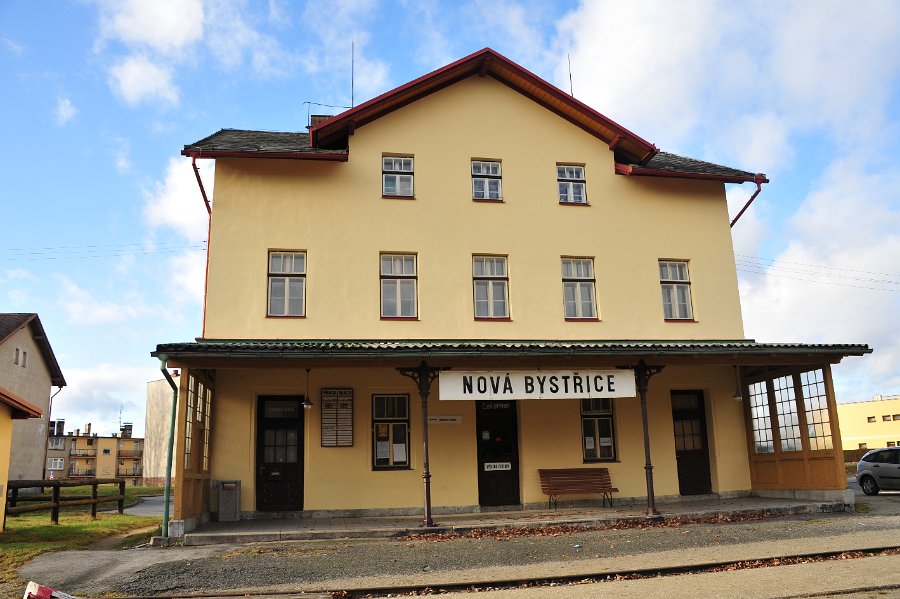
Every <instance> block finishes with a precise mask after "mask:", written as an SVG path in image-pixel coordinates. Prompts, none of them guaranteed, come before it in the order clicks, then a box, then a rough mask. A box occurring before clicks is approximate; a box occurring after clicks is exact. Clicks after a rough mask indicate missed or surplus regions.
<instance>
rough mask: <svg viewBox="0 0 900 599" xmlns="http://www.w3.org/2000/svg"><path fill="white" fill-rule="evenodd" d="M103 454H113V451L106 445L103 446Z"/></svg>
mask: <svg viewBox="0 0 900 599" xmlns="http://www.w3.org/2000/svg"><path fill="white" fill-rule="evenodd" d="M103 455H112V452H111V451H110V450H109V448H108V447H104V448H103Z"/></svg>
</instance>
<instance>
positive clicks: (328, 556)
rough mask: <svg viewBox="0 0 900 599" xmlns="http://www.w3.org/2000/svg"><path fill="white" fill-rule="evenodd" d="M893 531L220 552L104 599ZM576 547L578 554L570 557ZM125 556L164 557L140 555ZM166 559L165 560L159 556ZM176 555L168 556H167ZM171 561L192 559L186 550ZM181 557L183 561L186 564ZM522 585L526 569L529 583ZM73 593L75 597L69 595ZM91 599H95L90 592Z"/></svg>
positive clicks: (667, 533) (702, 532)
mask: <svg viewBox="0 0 900 599" xmlns="http://www.w3.org/2000/svg"><path fill="white" fill-rule="evenodd" d="M866 530H873V531H874V530H897V531H898V538H900V518H898V516H897V515H896V514H889V515H877V514H855V515H854V514H822V515H816V516H803V517H786V518H775V519H767V520H755V521H747V522H738V523H731V524H694V525H682V526H665V527H644V528H638V529H634V528H632V529H623V530H592V531H583V532H571V531H561V530H559V529H555V530H554V529H550V530H549V531H547V532H549V534H546V533H545V534H536V535H527V536H525V535H521V536H520V535H516V536H502V535H500V534H498V533H494V532H489V533H485V535H486V536H484V537H481V538H454V539H445V538H437V539H435V538H419V539H416V538H407V539H401V540H397V539H360V540H347V539H345V540H328V541H297V542H280V543H262V544H254V545H245V546H239V547H221V548H217V549H216V550H215V551H214V552H212V553H209V554H208V555H207V556H206V557H199V558H198V557H197V556H196V554H194V555H193V556H191V557H190V558H189V559H181V560H179V559H177V558H176V559H172V558H173V557H174V556H172V555H170V556H167V558H168V559H169V560H171V561H168V563H165V564H162V563H160V564H154V565H151V566H149V567H146V568H143V569H139V570H136V571H133V572H128V573H125V574H122V575H120V576H119V577H118V578H117V580H116V581H115V582H114V584H112V586H110V587H109V588H108V589H107V592H112V593H115V594H129V595H155V594H171V593H176V592H204V591H206V592H209V591H223V590H226V589H251V588H263V589H265V588H269V589H271V588H273V586H274V584H275V583H277V584H278V585H279V586H292V587H294V588H296V587H302V586H304V585H309V584H313V583H317V582H318V583H321V582H323V581H331V580H334V581H336V582H338V581H339V579H346V578H369V577H372V578H376V579H377V578H378V577H385V576H391V575H414V574H423V573H435V572H441V571H447V570H466V569H471V568H485V567H491V566H529V565H534V564H537V563H542V562H567V561H571V560H583V559H592V558H595V557H601V558H603V557H614V556H624V555H634V554H640V553H646V552H657V551H665V550H673V549H677V550H690V549H691V548H699V547H704V548H708V547H710V546H718V545H721V546H725V545H735V544H741V543H747V542H754V541H770V540H784V539H800V538H815V537H824V536H829V535H841V534H848V533H859V532H864V531H866ZM576 545H580V547H575V546H576ZM131 551H160V550H159V549H137V550H131ZM162 551H166V550H162ZM170 551H172V550H170ZM174 551H188V548H184V549H176V550H174ZM190 555H191V554H190V553H185V556H190ZM524 575H527V569H526V570H525V574H524ZM65 590H66V591H67V592H69V593H72V592H76V591H78V589H71V588H70V589H65ZM94 592H96V590H94Z"/></svg>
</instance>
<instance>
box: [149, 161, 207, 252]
mask: <svg viewBox="0 0 900 599" xmlns="http://www.w3.org/2000/svg"><path fill="white" fill-rule="evenodd" d="M197 166H198V167H200V176H201V177H202V178H203V187H204V189H205V190H206V194H207V197H209V198H212V197H213V189H214V187H213V181H214V165H213V162H212V161H210V160H200V161H198V162H197ZM143 193H144V199H145V200H146V203H145V204H144V218H146V219H147V223H148V224H149V225H150V226H151V227H167V228H169V229H174V230H175V231H177V232H178V233H179V234H180V235H182V236H183V237H185V238H186V239H187V240H188V241H190V242H192V243H199V242H201V241H203V240H205V239H206V235H207V233H208V229H209V215H208V214H207V212H206V208H205V207H204V205H203V198H202V196H201V195H200V188H199V186H198V185H197V179H196V177H195V175H194V169H193V167H192V166H191V161H190V160H189V159H187V158H181V157H179V158H170V159H169V163H168V164H167V165H166V174H165V179H164V180H163V181H162V182H158V181H157V182H156V183H154V185H153V187H152V188H151V189H145V190H144V191H143Z"/></svg>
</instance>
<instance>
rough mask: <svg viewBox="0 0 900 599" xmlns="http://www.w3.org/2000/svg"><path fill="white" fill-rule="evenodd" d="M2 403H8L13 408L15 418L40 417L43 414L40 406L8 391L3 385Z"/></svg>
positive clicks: (0, 394) (0, 389)
mask: <svg viewBox="0 0 900 599" xmlns="http://www.w3.org/2000/svg"><path fill="white" fill-rule="evenodd" d="M0 404H6V405H8V406H9V407H10V408H12V417H13V419H14V420H22V419H25V418H40V417H41V414H42V412H41V409H40V408H39V407H37V406H36V405H34V404H30V403H28V402H27V401H25V400H24V399H22V398H21V397H19V396H18V395H16V394H15V393H12V392H10V391H7V390H6V389H4V388H3V387H0Z"/></svg>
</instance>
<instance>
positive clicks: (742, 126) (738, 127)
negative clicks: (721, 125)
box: [722, 112, 794, 175]
mask: <svg viewBox="0 0 900 599" xmlns="http://www.w3.org/2000/svg"><path fill="white" fill-rule="evenodd" d="M790 130H791V127H790V125H789V124H788V123H786V122H785V120H784V118H783V117H781V116H779V115H778V114H776V113H774V112H767V113H764V114H746V115H741V116H739V117H737V118H736V119H735V121H734V122H733V123H732V125H731V127H729V128H727V129H725V130H724V131H723V132H722V135H723V136H724V137H727V141H725V143H727V144H728V146H729V147H731V148H733V150H732V151H731V153H732V154H734V155H735V159H736V161H737V162H736V163H737V164H740V165H748V168H752V169H753V171H754V172H762V173H767V174H769V175H773V174H774V173H776V172H779V171H782V172H783V171H785V170H787V168H788V167H789V166H790V165H791V164H792V163H793V160H794V146H793V144H792V143H791V141H790V139H789V134H790Z"/></svg>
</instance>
